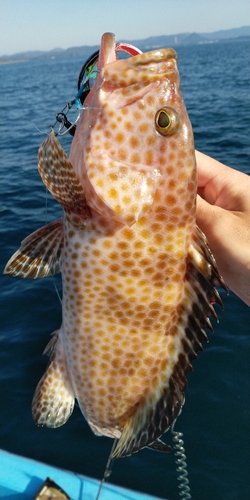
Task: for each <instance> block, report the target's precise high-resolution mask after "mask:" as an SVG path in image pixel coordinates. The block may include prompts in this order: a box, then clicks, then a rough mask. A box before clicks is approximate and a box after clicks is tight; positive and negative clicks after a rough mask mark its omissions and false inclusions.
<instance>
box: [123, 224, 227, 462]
mask: <svg viewBox="0 0 250 500" xmlns="http://www.w3.org/2000/svg"><path fill="white" fill-rule="evenodd" d="M217 285H220V286H221V287H223V288H224V289H225V290H227V287H226V285H225V283H224V281H223V279H222V277H221V276H220V274H219V271H218V269H217V266H216V263H215V260H214V257H213V255H212V253H211V251H210V249H209V247H208V245H207V240H206V237H205V236H204V234H203V233H202V232H201V231H200V230H199V228H197V229H196V232H195V235H194V238H193V241H192V244H191V245H190V249H189V253H188V256H187V271H186V280H185V283H184V287H185V289H184V297H185V300H184V301H182V302H181V303H180V304H179V306H178V313H179V319H178V322H177V325H176V332H175V338H176V339H178V342H177V343H176V345H175V352H174V355H175V359H176V361H175V363H174V364H173V366H172V369H171V371H168V372H167V371H166V373H165V375H164V374H163V376H162V379H161V381H160V382H159V383H158V386H157V390H155V391H154V392H153V393H151V394H149V396H148V397H147V398H146V399H145V401H144V402H142V403H141V404H140V405H139V406H138V408H137V410H136V412H135V413H134V414H133V415H132V416H131V417H130V419H129V420H128V421H127V422H126V424H125V426H124V429H123V431H122V435H121V437H120V439H119V441H118V444H117V446H116V449H115V451H114V453H113V458H120V457H125V456H128V455H131V454H132V453H135V452H137V451H139V450H140V449H142V448H145V447H147V446H148V447H151V448H154V449H156V448H157V440H158V439H159V438H160V437H161V436H162V434H163V433H164V432H166V431H167V430H168V429H169V427H170V426H171V425H172V423H173V422H174V421H175V419H176V418H177V417H178V415H179V413H180V411H181V409H182V406H183V404H184V401H185V398H184V390H185V387H186V385H187V379H186V374H187V373H188V372H189V371H190V370H192V364H191V362H192V360H193V359H195V358H197V357H198V356H197V352H198V351H200V350H203V348H202V341H204V340H205V341H208V338H207V335H206V332H205V331H204V328H210V329H212V326H211V323H210V321H209V319H208V316H213V317H214V318H215V319H217V320H218V318H217V315H216V312H215V310H214V308H213V305H212V303H215V302H217V303H219V304H221V305H222V301H221V298H220V296H219V294H218V292H217V290H216V288H215V286H217ZM166 334H168V332H166ZM173 340H174V339H173ZM166 356H167V353H166ZM172 356H173V353H172ZM155 442H156V443H155ZM159 448H160V445H159Z"/></svg>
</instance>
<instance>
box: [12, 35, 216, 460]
mask: <svg viewBox="0 0 250 500" xmlns="http://www.w3.org/2000/svg"><path fill="white" fill-rule="evenodd" d="M115 48H116V39H115V36H114V35H113V34H112V33H105V34H104V35H103V37H102V40H101V45H100V52H99V58H98V66H97V70H96V79H95V82H94V84H93V86H92V88H91V90H90V92H89V93H88V95H87V97H86V99H85V101H84V103H83V109H82V112H81V116H80V119H79V121H78V123H77V126H76V131H75V135H74V138H73V141H72V145H71V150H70V154H69V157H68V156H67V155H66V153H65V152H64V150H63V148H62V146H61V144H60V142H59V140H58V138H57V137H56V134H55V132H54V130H53V129H52V130H51V131H50V133H49V134H48V137H47V138H46V140H45V141H44V142H43V143H42V145H41V146H40V148H39V152H38V170H39V173H40V175H41V178H42V180H43V182H44V184H45V186H46V187H47V189H48V190H49V191H50V193H51V194H52V195H53V196H54V198H55V199H56V200H57V201H58V202H59V203H60V205H61V206H62V208H63V215H62V217H61V218H59V219H58V220H56V221H52V222H50V223H49V224H47V225H45V226H44V227H42V228H40V229H38V230H37V231H35V232H34V233H32V234H31V235H30V236H28V237H26V238H25V239H24V240H23V242H22V243H21V247H20V248H19V250H18V251H17V252H15V254H14V255H13V256H12V257H11V258H10V260H9V261H8V263H7V265H6V267H5V271H4V272H5V273H6V274H10V275H13V276H19V277H22V278H32V279H37V278H43V277H47V276H53V275H54V274H56V273H59V272H61V275H62V286H63V298H62V324H61V326H60V328H59V329H58V330H56V331H55V332H53V334H52V338H51V340H50V342H49V344H48V345H47V347H46V349H45V353H47V354H48V355H49V356H50V360H49V365H48V367H47V370H46V372H45V373H44V375H43V377H42V378H41V380H40V382H39V383H38V386H37V388H36V391H35V394H34V398H33V401H32V415H33V418H34V420H35V422H36V424H37V425H39V426H46V427H50V428H56V427H59V426H61V425H63V424H65V422H66V421H67V420H68V418H69V417H70V415H71V414H72V411H73V408H74V404H75V400H77V401H78V405H79V407H80V409H81V412H82V414H83V416H84V417H85V419H86V421H87V422H88V424H89V426H90V428H91V429H92V431H93V432H94V434H96V435H104V436H108V437H110V438H113V439H116V440H117V444H116V447H115V450H114V452H113V458H120V457H126V456H129V455H131V454H133V453H135V452H138V451H139V450H141V449H142V448H145V447H148V448H152V449H155V450H159V451H170V449H171V447H170V446H169V445H168V444H166V443H165V442H163V441H162V439H161V438H162V436H163V434H164V433H165V432H166V431H167V430H168V429H169V428H170V427H171V426H172V424H173V423H174V422H175V420H176V419H177V417H178V415H179V414H180V412H181V410H182V407H183V405H184V401H185V387H186V385H187V373H188V372H189V371H190V370H192V361H193V360H194V359H196V358H197V357H198V355H197V352H198V351H200V350H203V344H202V342H203V341H208V336H207V333H206V331H205V329H207V328H208V329H210V330H212V331H213V327H212V324H211V321H210V319H209V318H210V317H213V318H215V320H218V317H217V314H216V311H215V308H214V304H215V303H218V304H220V305H221V306H223V304H222V300H221V298H220V295H219V293H218V290H217V287H218V286H221V287H223V288H225V289H226V285H225V283H224V281H223V278H222V277H221V275H220V273H219V270H218V268H217V265H216V262H215V259H214V256H213V255H212V253H211V251H210V249H209V246H208V242H207V239H206V237H205V235H204V234H203V233H202V232H201V230H200V229H199V228H198V227H197V225H196V193H197V180H196V162H195V146H194V138H193V131H192V126H191V123H190V120H189V117H188V114H187V111H186V108H185V104H184V101H183V97H182V94H181V90H180V77H179V72H178V67H177V54H176V52H175V51H174V49H172V48H163V49H156V50H153V51H150V52H147V53H139V52H140V51H138V54H136V55H134V56H132V57H128V58H127V59H117V57H116V50H115Z"/></svg>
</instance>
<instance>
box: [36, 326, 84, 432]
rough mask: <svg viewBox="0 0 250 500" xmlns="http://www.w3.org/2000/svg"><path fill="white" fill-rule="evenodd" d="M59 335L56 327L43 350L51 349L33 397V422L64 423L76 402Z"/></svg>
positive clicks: (52, 425)
mask: <svg viewBox="0 0 250 500" xmlns="http://www.w3.org/2000/svg"><path fill="white" fill-rule="evenodd" d="M61 336H62V331H61V330H57V331H55V332H54V333H53V337H52V339H51V341H50V342H49V344H48V346H47V347H46V349H45V351H44V353H47V352H50V362H49V366H48V368H47V370H46V372H45V374H44V375H43V377H42V378H41V380H40V382H39V384H38V386H37V388H36V391H35V394H34V397H33V401H32V415H33V418H34V420H35V422H36V424H37V425H40V426H45V427H51V428H55V427H60V426H61V425H63V424H65V422H67V420H68V418H69V417H70V415H71V413H72V411H73V408H74V404H75V396H74V391H73V389H72V386H71V383H70V379H69V374H68V369H67V365H66V360H65V353H64V347H63V342H62V339H61Z"/></svg>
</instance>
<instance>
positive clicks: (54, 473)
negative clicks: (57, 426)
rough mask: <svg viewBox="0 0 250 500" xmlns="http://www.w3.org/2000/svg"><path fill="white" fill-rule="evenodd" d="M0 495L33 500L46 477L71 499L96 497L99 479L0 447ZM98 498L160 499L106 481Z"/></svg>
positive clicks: (112, 499)
mask: <svg viewBox="0 0 250 500" xmlns="http://www.w3.org/2000/svg"><path fill="white" fill-rule="evenodd" d="M0 464H1V472H0V498H1V499H6V500H32V499H33V498H34V496H35V494H36V493H37V491H38V490H39V488H40V487H41V486H42V484H43V482H44V481H45V480H46V479H47V477H49V478H50V479H53V481H55V482H56V483H57V484H58V485H59V486H60V487H61V488H62V489H63V490H65V492H66V493H67V494H68V495H69V496H70V498H71V499H72V500H95V498H96V495H97V493H98V489H99V486H100V481H97V480H95V479H91V478H88V477H86V476H81V475H79V474H75V473H73V472H69V471H65V470H61V469H57V468H56V467H52V466H50V465H46V464H43V463H41V462H37V461H35V460H31V459H29V458H24V457H20V456H18V455H14V454H12V453H9V452H7V451H4V450H0ZM100 500H160V499H159V498H157V497H152V496H150V495H147V494H144V493H139V492H136V491H132V490H128V489H126V488H120V487H118V486H115V485H112V484H110V483H105V484H104V486H103V489H102V492H101V495H100Z"/></svg>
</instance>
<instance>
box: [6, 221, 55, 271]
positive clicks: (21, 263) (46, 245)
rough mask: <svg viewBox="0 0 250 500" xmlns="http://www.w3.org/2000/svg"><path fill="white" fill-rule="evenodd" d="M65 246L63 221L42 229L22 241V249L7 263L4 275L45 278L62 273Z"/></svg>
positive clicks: (52, 223)
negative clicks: (61, 263)
mask: <svg viewBox="0 0 250 500" xmlns="http://www.w3.org/2000/svg"><path fill="white" fill-rule="evenodd" d="M62 246H63V221H62V219H58V220H56V221H53V222H51V223H50V224H47V225H46V226H43V227H41V228H40V229H38V230H37V231H35V232H34V233H32V234H30V235H29V236H27V238H25V240H23V241H22V243H21V247H20V248H19V250H17V251H16V252H15V253H14V255H12V257H11V258H10V260H9V261H8V262H7V264H6V266H5V269H4V274H11V275H12V276H19V277H20V278H33V279H35V278H44V277H45V276H53V275H54V274H56V273H59V272H60V256H61V251H62Z"/></svg>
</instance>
